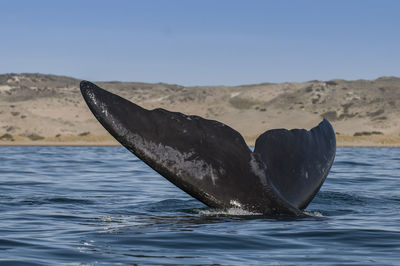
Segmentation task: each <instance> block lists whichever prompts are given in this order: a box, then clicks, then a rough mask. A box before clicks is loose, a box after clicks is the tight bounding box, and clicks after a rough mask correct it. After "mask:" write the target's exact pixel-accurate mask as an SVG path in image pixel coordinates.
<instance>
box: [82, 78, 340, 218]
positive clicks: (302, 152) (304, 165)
mask: <svg viewBox="0 0 400 266" xmlns="http://www.w3.org/2000/svg"><path fill="white" fill-rule="evenodd" d="M80 90H81V93H82V96H83V98H84V100H85V102H86V103H87V105H88V107H89V109H90V111H91V112H92V113H93V115H94V116H95V117H96V119H97V120H98V121H99V122H100V124H101V125H102V126H103V127H104V128H105V129H106V130H107V131H108V132H109V133H110V134H111V135H112V136H113V137H114V138H115V139H116V140H117V141H118V142H119V143H120V144H122V145H123V146H124V147H125V148H127V149H128V150H129V151H130V152H132V153H133V154H134V155H135V156H137V157H138V158H139V159H140V160H142V161H143V162H144V163H145V164H147V165H148V166H149V167H151V168H152V169H154V170H155V171H156V172H158V173H159V174H160V175H161V176H163V177H164V178H166V179H167V180H169V181H170V182H171V183H173V184H174V185H176V186H177V187H178V188H180V189H182V190H183V191H185V192H186V193H187V194H189V195H190V196H192V197H193V198H195V199H197V200H199V201H201V202H202V203H204V204H205V205H207V206H209V207H211V208H216V209H229V208H241V209H243V210H246V211H249V212H253V213H261V214H265V215H295V216H300V215H304V210H305V208H306V207H307V206H308V204H309V203H310V202H311V201H312V199H313V198H314V197H315V195H316V194H317V192H318V191H319V190H320V188H321V186H322V184H323V183H324V181H325V179H326V177H327V176H328V173H329V171H330V168H331V166H332V164H333V161H334V158H335V154H336V137H335V132H334V130H333V127H332V125H331V124H330V123H329V121H328V120H327V119H323V120H322V121H321V122H320V123H319V124H318V125H317V126H316V127H314V128H312V129H311V130H305V129H292V130H287V129H272V130H268V131H266V132H265V133H263V134H261V135H260V136H259V137H258V138H257V140H256V142H255V146H254V149H253V150H252V149H251V148H249V146H248V145H247V144H246V142H245V140H244V138H243V137H242V135H241V134H240V133H239V132H237V131H236V130H234V129H232V128H231V127H229V126H228V125H225V124H223V123H221V122H219V121H216V120H209V119H205V118H202V117H200V116H196V115H186V114H183V113H180V112H171V111H168V110H165V109H162V108H157V109H153V110H147V109H145V108H143V107H141V106H139V105H137V104H135V103H133V102H130V101H129V100H127V99H124V98H122V97H120V96H118V95H116V94H113V93H111V92H109V91H107V90H104V89H102V88H100V87H98V86H97V85H95V84H94V83H91V82H89V81H81V83H80Z"/></svg>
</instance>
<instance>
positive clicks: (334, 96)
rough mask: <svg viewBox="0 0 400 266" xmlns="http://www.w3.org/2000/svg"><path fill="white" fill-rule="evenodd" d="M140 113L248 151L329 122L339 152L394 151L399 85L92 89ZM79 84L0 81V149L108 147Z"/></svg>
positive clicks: (23, 78) (399, 132)
mask: <svg viewBox="0 0 400 266" xmlns="http://www.w3.org/2000/svg"><path fill="white" fill-rule="evenodd" d="M97 84H98V85H99V86H101V87H104V88H106V89H108V90H110V91H112V92H114V93H117V94H119V95H121V96H122V97H125V98H127V99H129V100H131V101H133V102H135V103H138V104H139V105H142V106H143V107H146V108H150V109H152V108H158V107H161V108H165V109H168V110H172V111H179V112H183V113H187V114H195V115H200V116H203V117H205V118H208V119H216V120H219V121H221V122H224V123H225V124H227V125H229V126H231V127H232V128H234V129H236V130H238V131H239V132H240V133H241V134H242V135H243V136H244V137H245V139H246V140H247V141H248V143H249V144H253V143H254V141H255V139H256V138H257V136H258V135H259V134H261V133H263V132H264V131H266V130H268V129H272V128H307V129H310V128H311V127H313V126H315V125H316V124H318V123H319V122H320V121H321V119H322V118H323V117H325V118H327V119H329V120H330V121H331V122H332V124H333V126H334V128H335V130H336V132H337V140H338V144H339V145H344V146H400V79H399V78H396V77H382V78H378V79H376V80H371V81H368V80H356V81H345V80H331V81H309V82H303V83H279V84H272V83H263V84H255V85H244V86H235V87H226V86H218V87H213V86H201V87H183V86H179V85H172V84H163V83H157V84H147V83H139V82H97ZM78 86H79V80H77V79H74V78H70V77H62V76H54V75H42V74H5V75H0V144H2V145H16V144H18V145H25V144H26V145H32V144H40V145H44V144H52V145H65V144H69V145H71V144H72V145H114V144H116V142H115V141H114V140H113V139H112V138H111V137H110V136H109V135H108V133H107V132H106V131H105V130H104V129H103V128H102V127H101V126H100V125H99V123H98V122H97V121H96V120H95V118H94V117H93V115H92V114H91V113H90V112H89V110H88V108H87V106H86V104H85V103H84V101H83V99H82V97H81V95H80V92H79V89H78Z"/></svg>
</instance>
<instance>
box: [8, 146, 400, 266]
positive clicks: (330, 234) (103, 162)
mask: <svg viewBox="0 0 400 266" xmlns="http://www.w3.org/2000/svg"><path fill="white" fill-rule="evenodd" d="M0 156H1V158H2V160H1V161H2V164H0V190H1V193H0V224H1V225H2V226H1V227H0V253H1V258H0V264H4V265H8V264H10V265H12V264H16V265H18V264H19V265H60V264H72V265H76V264H83V265H85V264H88V265H93V264H95V265H96V264H99V265H121V264H122V265H125V264H135V263H138V264H229V265H232V264H236V265H249V264H250V265H253V264H256V265H265V264H267V265H268V264H284V265H286V264H291V265H298V264H305V265H309V264H315V265H323V264H329V265H331V264H362V265H365V264H370V265H376V264H380V265H385V264H386V265H396V264H397V263H398V261H400V229H399V224H400V206H399V204H398V203H399V202H400V194H399V190H398V187H399V186H398V185H399V182H400V177H399V171H398V169H399V166H398V164H397V162H398V158H400V149H369V148H364V149H362V150H360V149H354V148H346V149H343V148H339V149H338V152H337V156H336V161H335V163H334V165H333V167H332V171H331V173H330V174H329V176H328V178H327V180H326V182H325V184H324V185H323V186H322V188H321V191H320V192H319V193H318V194H317V195H316V197H315V199H314V200H313V201H312V203H311V204H310V205H309V207H308V208H307V210H306V211H305V215H304V216H302V217H296V218H295V217H287V216H275V217H271V216H264V215H260V214H254V213H250V212H247V211H244V210H241V209H237V208H232V209H227V210H216V209H211V208H207V207H206V206H204V205H203V204H202V203H200V202H199V201H197V200H195V199H192V198H191V197H189V196H188V195H186V194H185V193H184V192H182V191H181V190H179V189H177V188H176V187H174V186H173V185H172V184H170V183H168V182H167V181H165V179H163V178H162V177H160V176H159V175H158V174H156V173H155V172H154V171H152V170H151V169H149V168H148V166H146V165H145V164H143V163H142V162H141V161H140V160H138V159H137V158H135V157H134V156H132V155H131V154H130V153H129V152H127V151H126V150H125V149H123V148H121V147H0ZM21 166H23V167H21Z"/></svg>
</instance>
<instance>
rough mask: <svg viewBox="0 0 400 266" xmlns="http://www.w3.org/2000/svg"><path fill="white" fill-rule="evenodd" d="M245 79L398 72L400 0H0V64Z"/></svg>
mask: <svg viewBox="0 0 400 266" xmlns="http://www.w3.org/2000/svg"><path fill="white" fill-rule="evenodd" d="M9 72H14V73H20V72H40V73H52V74H58V75H67V76H73V77H77V78H81V79H88V80H93V81H99V80H121V81H143V82H168V83H177V84H183V85H217V84H225V85H238V84H248V83H259V82H282V81H306V80H313V79H319V80H329V79H334V78H344V79H374V78H377V77H379V76H383V75H385V76H390V75H394V76H400V1H385V0H380V1H378V0H376V1H367V0H360V1H351V0H346V1H338V0H332V1H324V0H319V1H294V0H293V1H278V0H276V1H252V0H248V1H233V0H230V1H221V0H220V1H218V0H210V1H207V0H198V1H190V0H185V1H184V0H182V1H174V0H168V1H167V0H163V1H151V0H147V1H117V0H114V1H111V0H110V1H100V0H97V1H88V0H86V1H85V0H80V1H72V0H68V1H67V0H65V1H53V0H51V1H41V0H36V1H19V0H0V73H9Z"/></svg>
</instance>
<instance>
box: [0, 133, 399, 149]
mask: <svg viewBox="0 0 400 266" xmlns="http://www.w3.org/2000/svg"><path fill="white" fill-rule="evenodd" d="M244 139H245V141H246V144H247V145H249V146H254V145H255V140H256V137H244ZM336 141H337V147H394V148H400V135H395V134H392V135H376V136H375V135H374V136H351V135H339V136H336ZM120 145H121V144H119V143H118V142H117V141H116V140H115V139H113V138H112V137H111V136H110V135H108V134H102V135H90V136H83V137H79V136H66V137H60V138H45V139H42V140H35V141H34V140H30V139H28V138H25V137H22V136H19V137H17V138H16V139H14V140H0V146H120Z"/></svg>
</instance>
